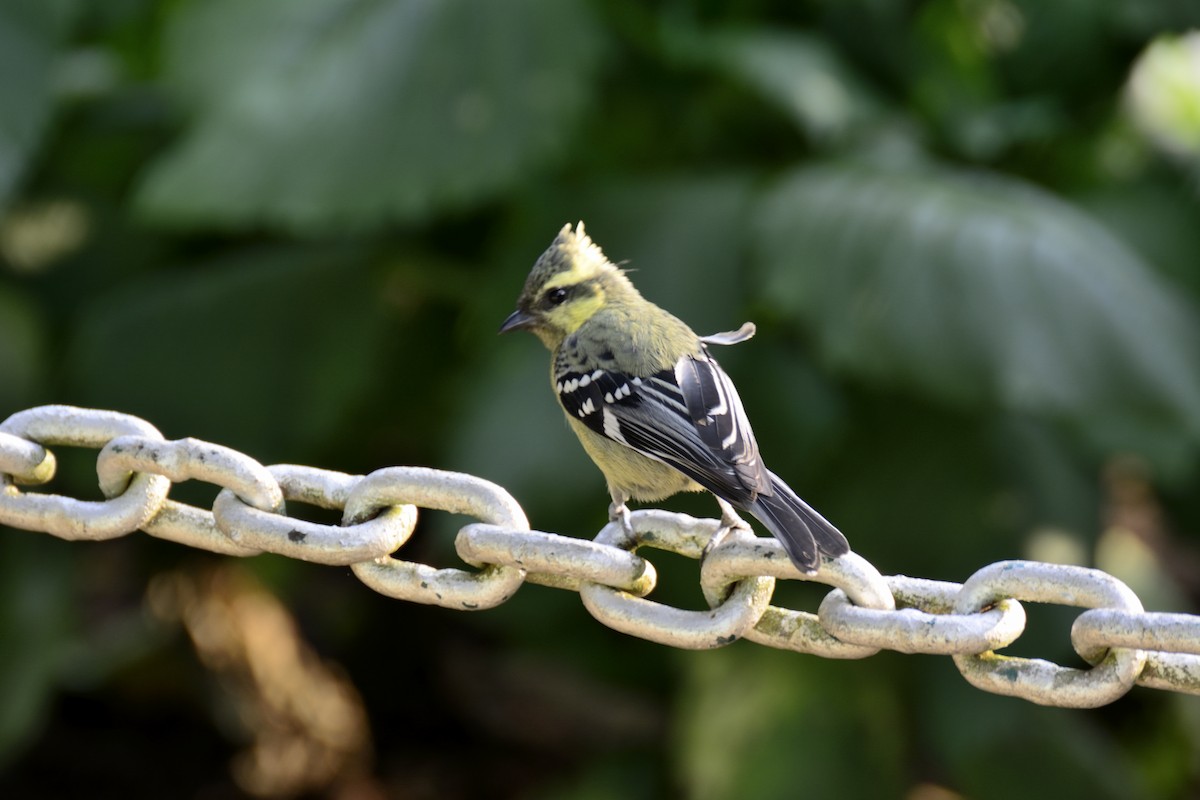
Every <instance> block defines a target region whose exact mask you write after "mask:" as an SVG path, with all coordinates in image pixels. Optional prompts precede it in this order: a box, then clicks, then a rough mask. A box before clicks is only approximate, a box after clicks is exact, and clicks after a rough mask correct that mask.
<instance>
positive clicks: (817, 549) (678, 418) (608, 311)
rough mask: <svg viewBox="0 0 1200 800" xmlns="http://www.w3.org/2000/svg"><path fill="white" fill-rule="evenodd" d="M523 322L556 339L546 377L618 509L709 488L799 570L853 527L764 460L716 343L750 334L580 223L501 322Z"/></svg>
mask: <svg viewBox="0 0 1200 800" xmlns="http://www.w3.org/2000/svg"><path fill="white" fill-rule="evenodd" d="M515 330H526V331H530V332H532V333H533V334H534V335H535V336H537V337H538V338H539V339H540V340H541V341H542V343H543V344H544V345H545V346H546V347H547V348H548V349H549V350H550V353H551V359H550V383H551V386H552V387H553V389H554V393H555V396H556V397H557V398H558V402H559V404H560V405H561V406H562V410H563V413H564V414H565V415H566V419H567V422H568V423H569V425H570V428H571V430H572V431H573V432H574V433H575V435H576V436H578V438H579V441H580V443H581V444H582V445H583V448H584V450H585V451H586V452H587V454H588V455H589V456H590V457H591V459H592V460H593V461H594V462H595V463H596V466H598V467H599V468H600V471H601V472H602V473H603V474H604V478H605V480H606V481H607V483H608V491H609V495H610V497H611V500H612V503H611V504H610V506H609V518H610V520H611V521H616V522H620V524H621V525H622V526H623V527H624V528H625V529H626V530H627V531H628V530H631V528H630V517H629V514H630V512H629V507H628V505H627V504H628V501H629V500H631V499H632V500H638V501H643V502H654V501H658V500H663V499H665V498H667V497H670V496H671V495H674V494H676V493H678V492H689V491H702V490H707V491H709V492H711V493H712V494H713V495H714V496H715V497H716V499H717V503H718V504H719V506H720V508H721V518H722V527H721V528H720V529H719V531H718V534H717V536H715V537H714V539H713V541H712V542H710V545H709V547H708V548H706V550H705V552H706V553H707V552H708V551H709V549H711V546H712V545H713V544H714V543H716V542H717V541H719V539H720V538H721V537H722V536H723V535H725V534H727V533H728V531H729V530H731V529H732V528H734V527H743V528H748V527H749V526H748V525H747V524H746V523H745V522H744V521H743V520H742V519H741V517H740V516H739V515H738V513H737V511H738V510H741V511H744V512H747V513H749V514H750V515H752V516H753V517H754V518H755V519H757V520H759V522H761V523H762V524H763V525H764V526H765V527H766V528H767V530H769V531H770V532H771V533H772V534H773V535H774V536H775V538H776V539H778V540H779V541H780V543H782V545H783V547H784V550H785V551H786V552H787V555H788V557H789V558H790V560H791V561H792V563H793V564H794V565H795V566H796V568H797V569H799V570H800V571H801V572H803V573H806V574H812V573H814V572H815V571H816V570H817V569H818V567H819V566H820V564H821V554H824V555H826V556H828V557H830V558H837V557H839V556H842V555H844V554H846V553H847V552H849V550H850V546H849V544H848V543H847V541H846V537H845V536H843V535H842V533H841V532H840V531H839V530H838V529H837V528H835V527H834V526H833V525H832V524H831V523H830V522H828V521H827V520H826V519H825V518H824V517H822V516H821V515H820V514H819V513H818V512H817V511H816V510H815V509H813V507H812V506H810V505H809V504H808V503H806V502H804V501H803V500H802V499H800V497H799V496H797V494H796V493H795V492H794V491H792V490H791V488H789V487H788V485H787V484H786V483H784V482H783V480H781V479H780V478H779V477H778V476H777V475H775V474H774V473H773V472H771V471H770V470H768V469H767V467H766V465H765V464H764V463H763V460H762V457H761V455H760V454H759V448H758V443H757V441H755V438H754V432H753V430H752V429H751V427H750V421H749V419H747V417H746V411H745V409H744V408H743V406H742V401H741V399H740V398H739V397H738V393H737V390H736V389H735V388H734V385H733V381H732V380H730V378H729V376H728V375H727V374H726V373H725V371H724V370H723V369H721V367H720V365H719V364H718V363H717V361H716V359H715V358H713V357H712V355H711V354H710V353H709V346H710V345H725V344H734V343H736V342H740V341H744V340H745V339H748V338H750V336H752V335H753V334H754V326H753V325H752V324H751V323H747V324H746V325H744V326H742V328H741V329H739V330H738V331H735V332H732V333H723V334H716V335H713V336H706V337H701V336H698V335H697V334H696V333H695V332H693V331H692V329H691V328H689V327H688V326H687V324H685V323H684V322H682V321H681V320H679V319H678V318H676V317H675V316H673V315H672V314H670V313H669V312H667V311H665V310H663V309H661V308H659V307H658V306H656V305H655V304H653V303H651V302H650V301H648V300H646V299H645V298H644V297H642V295H641V294H640V293H639V292H638V290H637V289H636V288H635V287H634V285H633V283H632V281H630V279H629V277H628V275H627V274H626V272H625V271H624V270H623V269H621V268H619V267H618V266H617V265H615V264H613V263H612V262H611V261H609V259H608V258H607V257H606V256H605V255H604V252H603V251H602V250H601V249H600V247H599V246H598V245H596V244H595V243H594V242H593V241H592V240H591V238H590V237H589V236H588V235H587V233H586V231H585V230H584V225H583V222H582V221H581V222H579V223H578V225H577V226H576V227H575V228H574V229H572V227H571V225H570V224H567V225H564V226H563V228H562V229H561V230H560V231H559V232H558V236H556V237H555V239H554V241H553V242H552V243H551V244H550V246H549V247H548V248H547V249H546V250H545V252H543V253H542V254H541V256H539V257H538V259H537V261H536V262H535V263H534V265H533V268H532V269H531V270H530V272H529V276H528V278H526V280H525V285H524V288H523V289H522V291H521V293H520V295H519V297H518V299H517V307H516V310H515V311H513V312H512V314H510V315H509V316H508V318H507V319H505V320H504V322H503V324H502V325H501V326H500V331H499V332H500V333H507V332H509V331H515Z"/></svg>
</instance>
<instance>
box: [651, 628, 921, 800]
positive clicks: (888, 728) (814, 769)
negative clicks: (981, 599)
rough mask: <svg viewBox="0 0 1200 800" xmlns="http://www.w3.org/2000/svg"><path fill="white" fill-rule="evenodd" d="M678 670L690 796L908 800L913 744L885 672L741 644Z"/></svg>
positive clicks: (681, 743) (681, 766)
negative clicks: (903, 799) (903, 730)
mask: <svg viewBox="0 0 1200 800" xmlns="http://www.w3.org/2000/svg"><path fill="white" fill-rule="evenodd" d="M680 662H681V664H682V666H683V683H682V687H681V689H680V690H679V692H678V698H677V707H678V709H679V710H678V712H677V714H676V717H675V722H676V732H675V733H676V735H675V736H674V737H673V740H674V742H675V743H676V748H677V752H676V759H675V761H676V766H677V769H678V772H679V775H678V778H679V780H680V782H681V783H682V784H683V786H684V787H685V789H686V791H685V792H684V794H685V796H687V797H693V798H696V800H724V798H743V797H754V798H781V799H782V798H794V797H798V796H801V797H839V798H841V797H845V798H858V797H863V798H866V797H900V796H902V794H903V789H904V780H905V777H906V776H905V774H904V772H905V770H904V768H903V764H904V763H905V756H906V755H908V753H907V752H906V751H907V750H908V749H909V748H910V747H911V744H910V743H909V742H906V741H904V740H903V739H902V737H897V736H896V730H897V729H898V727H899V725H900V722H901V709H900V705H901V704H900V700H899V697H898V694H897V690H896V688H895V686H894V685H890V684H889V683H888V682H887V680H886V679H885V675H884V673H883V672H881V670H880V669H879V668H878V667H876V666H874V665H862V666H861V667H859V668H858V669H850V670H847V669H846V666H847V665H846V664H845V662H837V661H827V660H821V659H811V658H810V659H805V658H803V657H797V655H796V654H795V653H787V652H779V651H769V650H763V649H752V648H750V647H749V646H748V645H745V644H742V643H739V644H737V645H734V646H733V647H727V648H723V649H721V650H716V651H712V652H706V653H684V654H682V655H681V657H680ZM850 752H853V753H854V754H855V755H854V758H853V765H854V766H853V768H849V766H848V765H849V762H848V761H847V756H846V754H847V753H850ZM799 787H803V790H802V791H798V789H799Z"/></svg>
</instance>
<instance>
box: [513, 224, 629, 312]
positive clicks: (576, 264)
mask: <svg viewBox="0 0 1200 800" xmlns="http://www.w3.org/2000/svg"><path fill="white" fill-rule="evenodd" d="M606 273H607V274H610V275H614V276H620V275H622V272H621V270H620V269H618V268H617V267H616V266H614V265H613V263H612V262H611V261H609V260H608V257H607V256H605V255H604V251H603V250H601V249H600V246H599V245H597V244H596V243H595V242H593V241H592V239H591V237H590V236H588V235H587V232H586V231H585V230H584V228H583V222H582V221H581V222H579V224H577V225H576V226H575V229H574V230H572V229H571V225H570V224H569V223H568V224H566V225H563V227H562V230H560V231H559V232H558V236H556V237H554V241H553V242H551V243H550V246H549V247H547V248H546V251H545V252H544V253H542V254H541V256H539V257H538V260H537V261H536V262H535V263H534V265H533V269H532V270H530V272H529V278H528V279H527V280H526V281H525V295H526V296H528V297H533V296H536V295H537V294H538V293H539V292H541V291H542V290H544V289H546V288H548V287H552V286H567V285H571V284H576V283H582V282H583V281H586V280H589V279H591V278H595V277H598V276H600V275H604V274H606Z"/></svg>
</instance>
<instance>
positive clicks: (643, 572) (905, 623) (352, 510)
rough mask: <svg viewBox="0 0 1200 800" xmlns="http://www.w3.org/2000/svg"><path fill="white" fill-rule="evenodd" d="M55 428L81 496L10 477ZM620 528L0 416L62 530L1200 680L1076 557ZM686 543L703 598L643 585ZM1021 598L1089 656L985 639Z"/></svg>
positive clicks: (81, 413) (640, 631) (800, 631)
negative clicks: (436, 556)
mask: <svg viewBox="0 0 1200 800" xmlns="http://www.w3.org/2000/svg"><path fill="white" fill-rule="evenodd" d="M52 446H70V447H84V448H92V449H96V450H99V455H98V457H97V462H96V470H97V476H98V479H99V485H100V490H101V492H102V493H103V495H104V496H105V498H107V499H105V500H103V501H99V502H93V501H83V500H78V499H75V498H71V497H65V496H62V495H56V494H49V493H42V492H30V491H27V490H24V489H22V488H20V487H22V486H31V485H39V484H44V483H47V482H48V481H50V480H51V479H52V478H53V477H54V473H55V463H56V462H55V458H54V454H53V453H52V452H51V451H50V450H49V449H48V448H49V447H52ZM187 480H199V481H204V482H206V483H210V484H214V485H216V486H219V487H221V491H220V493H219V494H218V495H217V497H216V499H215V501H214V502H213V506H212V510H211V511H206V510H204V509H200V508H196V507H194V506H189V505H186V504H183V503H179V502H177V501H174V500H171V499H169V498H168V497H167V495H168V493H169V491H170V488H171V485H172V484H173V483H180V482H183V481H187ZM287 501H293V502H301V503H307V504H311V505H316V506H320V507H322V508H327V509H335V510H340V511H341V512H342V522H341V524H340V525H322V524H317V523H314V522H309V521H305V520H300V519H296V518H294V517H291V516H288V514H287V510H286V503H287ZM418 508H423V509H436V510H441V511H448V512H451V513H456V514H466V515H469V516H472V517H474V518H476V519H477V520H480V521H479V522H475V523H471V524H468V525H466V526H464V527H463V528H462V529H461V530H460V531H459V532H458V535H457V537H456V538H455V549H456V550H457V552H458V555H459V557H460V558H462V560H463V561H464V562H466V563H467V564H468V565H470V566H471V567H473V568H474V569H471V570H466V569H453V568H451V569H435V568H433V567H431V566H428V565H425V564H420V563H415V562H409V561H402V560H400V559H397V558H394V557H393V555H392V554H393V553H395V552H396V551H397V550H399V549H400V548H401V547H402V546H403V545H404V544H405V542H407V541H408V539H409V537H410V536H411V535H412V532H413V529H414V528H415V527H416V523H417V509H418ZM631 522H632V533H629V532H626V531H624V530H623V529H622V528H621V526H619V525H616V524H610V525H608V526H606V527H604V528H603V529H602V530H601V531H600V533H599V534H598V535H597V536H596V539H595V540H594V541H586V540H581V539H576V538H572V537H568V536H559V535H557V534H553V533H544V532H541V531H533V530H530V529H529V523H528V521H527V520H526V518H525V514H524V512H523V511H522V510H521V507H520V506H519V505H518V504H517V502H516V501H515V500H514V499H513V498H512V497H511V496H510V495H509V494H508V493H507V492H505V491H504V490H503V489H501V488H500V487H499V486H496V485H495V484H493V483H490V482H488V481H485V480H482V479H480V478H476V477H473V476H470V475H464V474H460V473H453V472H444V471H441V470H434V469H426V468H422V467H388V468H385V469H381V470H377V471H376V472H373V473H371V474H370V475H366V476H362V475H346V474H344V473H340V472H333V471H329V470H322V469H316V468H312V467H304V466H296V465H287V464H283V465H275V466H271V467H264V466H263V465H262V464H259V463H258V462H257V461H255V460H254V459H252V458H250V457H249V456H246V455H244V454H242V453H239V452H237V451H234V450H231V449H230V448H227V447H222V446H220V445H215V444H210V443H208V442H202V441H198V440H196V439H179V440H176V441H167V440H165V439H164V438H163V436H162V434H161V433H159V431H158V430H157V429H156V428H155V427H154V426H153V425H150V424H149V423H147V422H145V421H144V420H141V419H138V418H137V417H133V416H130V415H128V414H121V413H117V412H112V411H97V410H90V409H81V408H73V407H70V406H42V407H39V408H33V409H29V410H27V411H22V412H19V413H17V414H14V415H12V416H11V417H9V418H8V419H7V420H5V421H4V422H3V424H0V524H4V525H9V526H12V527H14V528H23V529H26V530H33V531H41V532H45V533H50V534H53V535H55V536H58V537H61V538H64V539H92V540H100V539H112V538H116V537H119V536H125V535H127V534H130V533H132V532H134V531H137V530H141V531H144V532H145V533H147V534H149V535H151V536H154V537H157V538H160V539H167V540H170V541H173V542H177V543H179V544H184V545H187V546H189V547H195V548H199V549H203V550H209V551H212V552H216V553H222V554H226V555H235V556H251V555H257V554H259V553H276V554H278V555H283V556H287V557H289V558H296V559H301V560H304V561H311V562H314V563H319V564H332V565H343V566H344V565H349V566H350V568H351V569H352V570H353V571H354V574H355V575H356V576H357V577H358V578H359V579H360V580H361V581H362V582H363V583H365V584H366V585H367V586H369V587H371V588H372V589H374V590H376V591H378V592H381V593H383V594H386V595H388V596H390V597H396V598H400V599H403V600H410V601H412V602H416V603H426V604H432V605H439V606H443V607H445V608H455V609H471V610H477V609H485V608H491V607H493V606H496V605H499V604H500V603H503V602H504V601H505V600H507V599H508V598H510V597H512V595H513V594H514V593H515V592H516V591H517V590H518V589H519V588H520V587H521V584H522V583H524V582H525V581H529V582H531V583H538V584H541V585H545V586H552V587H557V588H561V589H568V590H571V591H577V592H579V595H580V597H581V598H582V600H583V603H584V606H585V607H586V608H587V610H588V611H589V612H590V613H591V614H592V615H593V616H594V617H595V618H596V619H598V620H599V621H600V622H602V623H604V624H605V625H608V626H609V627H612V628H614V629H616V630H618V631H621V632H623V633H627V634H630V635H632V636H638V637H641V638H644V639H649V640H651V641H655V642H660V643H662V644H666V645H670V646H673V647H681V648H690V649H705V648H714V647H721V646H724V645H727V644H730V643H731V642H734V641H737V640H738V639H748V640H750V641H752V642H757V643H759V644H762V645H766V646H768V647H775V648H781V649H788V650H795V651H797V652H801V653H811V654H814V655H818V656H823V657H826V658H865V657H867V656H870V655H873V654H875V653H877V652H879V651H880V650H881V649H888V650H895V651H899V652H902V653H927V654H937V655H949V656H952V657H953V659H954V662H955V664H956V665H957V666H958V669H959V671H960V672H962V674H963V676H964V677H966V679H967V680H968V681H970V682H971V683H972V684H973V685H975V686H977V687H979V688H981V689H984V690H986V691H990V692H996V693H1000V694H1006V695H1012V696H1014V697H1020V698H1024V699H1026V700H1030V701H1032V702H1035V703H1041V704H1044V705H1054V706H1064V707H1072V708H1090V707H1095V706H1099V705H1103V704H1105V703H1110V702H1112V701H1113V700H1116V699H1117V698H1119V697H1121V696H1122V695H1124V694H1125V693H1126V692H1128V691H1129V690H1130V688H1132V687H1133V685H1134V684H1139V685H1142V686H1149V687H1153V688H1156V689H1167V690H1170V691H1176V692H1186V693H1190V694H1200V617H1197V616H1192V615H1188V614H1164V613H1147V612H1145V611H1143V609H1142V604H1141V602H1140V601H1139V600H1138V598H1137V596H1136V595H1135V594H1134V593H1133V591H1132V590H1130V589H1129V587H1128V586H1126V585H1125V584H1123V583H1121V582H1120V581H1119V580H1117V579H1116V578H1114V577H1112V576H1111V575H1107V574H1105V573H1103V572H1100V571H1099V570H1094V569H1087V568H1084V567H1076V566H1065V565H1058V564H1043V563H1039V562H1033V561H1004V562H1000V563H997V564H991V565H988V566H986V567H984V568H982V569H980V570H979V571H978V572H976V573H975V574H974V575H972V576H971V577H970V578H968V579H967V581H966V582H965V583H963V584H957V583H949V582H945V581H934V580H926V579H922V578H909V577H904V576H899V575H893V576H887V577H884V576H882V575H880V574H879V572H878V571H877V570H876V569H875V568H874V567H872V566H871V565H870V564H869V563H868V562H867V561H866V560H865V559H863V558H862V557H860V556H859V555H857V554H855V553H849V554H847V555H845V556H842V557H841V558H838V559H832V560H831V559H825V560H824V562H823V563H822V564H821V567H820V569H818V571H817V572H816V573H815V574H812V575H806V574H803V573H801V572H800V571H799V570H797V569H796V567H795V566H793V565H792V563H791V561H789V560H788V558H787V555H786V554H785V553H784V551H783V548H782V547H781V546H780V545H779V543H778V542H776V541H775V540H774V539H767V538H759V537H756V536H753V535H752V534H750V533H748V532H746V531H741V530H735V531H733V532H732V533H731V535H729V536H727V537H726V538H725V539H724V540H723V541H722V542H721V543H720V544H719V545H717V546H716V547H713V548H712V549H711V550H710V551H709V552H708V553H707V554H705V548H706V547H707V545H708V543H709V542H710V540H711V539H712V537H713V535H714V534H715V533H716V531H717V527H718V523H717V521H715V520H701V519H694V518H692V517H689V516H686V515H683V514H672V513H667V512H664V511H653V510H649V511H635V512H634V513H633V514H632V516H631ZM641 548H652V549H659V550H667V551H670V552H673V553H678V554H681V555H684V556H686V557H689V558H694V559H702V563H701V566H700V585H701V588H702V590H703V592H704V597H705V600H706V601H707V603H708V605H709V609H708V610H705V611H694V610H685V609H679V608H673V607H671V606H667V605H664V604H662V603H658V602H655V601H653V600H649V599H647V597H646V595H648V594H650V592H651V591H652V590H653V589H654V587H655V585H656V582H657V574H656V572H655V569H654V565H653V564H652V563H651V562H649V561H647V560H646V559H645V558H643V557H642V556H640V555H638V554H637V552H636V551H638V550H639V549H641ZM778 579H783V580H806V581H816V582H819V583H824V584H827V585H829V586H832V587H834V588H833V590H832V591H830V592H829V594H828V595H826V597H825V599H824V601H823V602H822V603H821V604H820V608H819V610H818V612H817V613H815V614H813V613H811V612H805V611H798V610H792V609H787V608H781V607H777V606H773V605H771V604H770V602H771V598H772V594H773V592H774V588H775V582H776V580H778ZM1022 601H1026V602H1035V603H1052V604H1059V605H1070V606H1082V607H1085V608H1088V609H1089V610H1087V611H1085V612H1083V613H1082V614H1080V615H1079V617H1078V618H1077V619H1076V620H1075V623H1074V626H1073V627H1072V629H1071V643H1072V646H1073V647H1074V649H1075V650H1076V652H1078V653H1079V655H1080V656H1081V657H1083V658H1084V659H1085V660H1086V661H1088V662H1089V663H1091V664H1092V665H1093V666H1092V667H1091V668H1090V669H1074V668H1069V667H1063V666H1059V665H1057V664H1053V663H1051V662H1048V661H1043V660H1040V659H1029V658H1013V657H1010V656H1005V655H1002V654H998V653H997V652H995V651H997V650H999V649H1002V648H1004V647H1007V646H1009V645H1010V644H1012V643H1013V642H1014V641H1015V640H1016V639H1017V638H1018V637H1019V636H1020V635H1021V634H1022V632H1023V631H1024V629H1025V611H1024V608H1023V607H1022V605H1021V602H1022Z"/></svg>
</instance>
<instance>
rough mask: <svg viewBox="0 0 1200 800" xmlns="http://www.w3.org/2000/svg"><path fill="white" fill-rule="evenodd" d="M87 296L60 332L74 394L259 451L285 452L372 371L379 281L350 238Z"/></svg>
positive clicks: (379, 338)
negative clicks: (68, 329) (69, 328)
mask: <svg viewBox="0 0 1200 800" xmlns="http://www.w3.org/2000/svg"><path fill="white" fill-rule="evenodd" d="M203 266H204V267H205V269H195V270H193V271H190V272H178V273H174V274H168V275H165V276H163V277H161V278H159V279H158V280H155V281H146V282H144V283H142V284H140V285H138V286H136V287H133V288H127V289H125V290H123V291H119V292H114V293H112V294H109V295H101V296H99V297H97V298H95V300H94V301H93V302H92V303H91V304H90V305H89V307H88V309H87V311H86V313H85V314H84V315H83V316H82V319H81V320H80V322H79V323H78V325H77V327H76V329H75V331H74V332H73V334H74V335H73V336H72V339H71V341H70V346H69V348H68V352H67V356H66V359H65V362H66V372H67V380H68V385H69V387H70V390H69V391H70V394H71V395H72V396H74V397H76V398H77V400H75V401H74V402H78V403H80V404H82V405H90V406H95V407H98V408H117V409H121V410H123V411H127V412H129V413H133V414H139V415H142V416H144V417H146V418H147V419H151V420H153V421H154V423H155V424H156V425H158V426H159V427H160V429H161V430H163V431H164V432H167V433H168V435H169V436H196V437H199V438H208V439H211V440H213V441H219V442H221V443H222V444H227V445H230V446H233V447H237V448H238V449H242V450H245V451H246V452H249V453H250V454H252V455H254V456H256V457H258V458H261V459H263V460H284V459H299V458H304V457H306V454H310V453H311V448H313V447H316V446H318V445H321V444H324V443H326V442H328V441H329V439H330V437H331V436H332V435H333V434H334V432H336V431H338V430H340V426H342V425H344V424H345V423H346V421H347V420H348V419H350V418H352V416H353V413H354V411H355V410H357V408H358V404H359V403H360V402H361V401H362V399H363V396H364V393H365V392H366V391H367V388H368V387H369V386H370V385H371V383H372V380H373V376H374V374H375V372H376V371H377V370H379V369H383V368H384V366H381V361H382V359H381V358H380V355H379V354H380V350H381V349H382V348H383V343H384V341H385V339H386V335H387V330H386V326H385V317H384V308H383V304H382V302H381V301H380V298H379V289H378V287H377V286H376V285H375V284H374V283H373V282H372V280H371V279H370V276H369V275H368V274H367V273H368V270H367V268H366V265H365V264H364V263H362V257H361V255H358V254H357V253H356V252H355V251H353V250H352V249H350V248H337V247H327V248H317V247H315V246H310V247H309V248H308V249H307V251H306V252H303V253H301V252H299V251H297V250H295V249H289V248H284V247H280V248H277V249H262V250H246V251H244V252H241V253H239V254H237V255H236V256H232V257H227V258H225V259H222V260H216V261H210V262H208V263H206V264H204V265H203Z"/></svg>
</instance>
